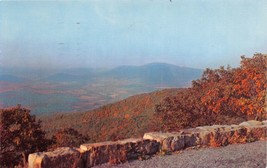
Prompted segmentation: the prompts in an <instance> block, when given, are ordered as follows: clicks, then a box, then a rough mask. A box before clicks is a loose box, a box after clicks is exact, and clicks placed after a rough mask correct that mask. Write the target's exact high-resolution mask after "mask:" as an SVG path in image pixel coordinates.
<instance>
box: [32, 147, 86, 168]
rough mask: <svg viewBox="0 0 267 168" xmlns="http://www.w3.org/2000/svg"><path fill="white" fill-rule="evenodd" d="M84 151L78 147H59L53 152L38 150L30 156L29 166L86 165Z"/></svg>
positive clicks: (33, 167)
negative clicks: (83, 157) (83, 159)
mask: <svg viewBox="0 0 267 168" xmlns="http://www.w3.org/2000/svg"><path fill="white" fill-rule="evenodd" d="M81 158H82V153H81V152H80V151H79V149H77V148H69V147H64V148H58V149H56V150H54V151H52V152H37V153H33V154H30V155H29V157H28V166H29V168H51V167H58V168H66V167H77V168H82V167H84V165H83V162H82V159H81Z"/></svg>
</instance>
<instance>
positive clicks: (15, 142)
mask: <svg viewBox="0 0 267 168" xmlns="http://www.w3.org/2000/svg"><path fill="white" fill-rule="evenodd" d="M0 116H1V120H0V131H1V137H0V138H1V152H0V161H1V166H7V167H13V166H14V165H18V164H25V161H26V158H27V156H28V154H30V153H32V152H38V151H44V150H46V149H47V147H48V146H49V145H50V144H51V140H48V139H46V138H45V132H44V131H43V130H42V129H41V121H40V120H38V121H36V118H35V116H34V115H31V114H30V110H28V109H26V108H21V107H20V105H18V106H17V107H15V108H8V109H1V110H0ZM22 162H24V163H22Z"/></svg>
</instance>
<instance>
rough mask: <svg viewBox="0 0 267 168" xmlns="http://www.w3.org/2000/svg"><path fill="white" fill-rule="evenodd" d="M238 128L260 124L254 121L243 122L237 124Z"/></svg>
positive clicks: (260, 123)
mask: <svg viewBox="0 0 267 168" xmlns="http://www.w3.org/2000/svg"><path fill="white" fill-rule="evenodd" d="M239 125H240V126H260V125H262V122H260V121H256V120H250V121H245V122H242V123H240V124H239Z"/></svg>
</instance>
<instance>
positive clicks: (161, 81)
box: [105, 63, 202, 87]
mask: <svg viewBox="0 0 267 168" xmlns="http://www.w3.org/2000/svg"><path fill="white" fill-rule="evenodd" d="M201 74H202V70H201V69H195V68H188V67H180V66H176V65H172V64H166V63H150V64H145V65H142V66H120V67H117V68H114V69H112V70H110V71H108V72H106V74H105V75H106V76H107V77H114V78H117V79H124V80H127V79H128V80H131V79H136V80H139V81H141V82H143V83H144V84H148V85H167V86H176V87H181V86H183V85H186V84H188V83H190V82H191V81H192V80H194V79H197V78H199V77H200V75H201Z"/></svg>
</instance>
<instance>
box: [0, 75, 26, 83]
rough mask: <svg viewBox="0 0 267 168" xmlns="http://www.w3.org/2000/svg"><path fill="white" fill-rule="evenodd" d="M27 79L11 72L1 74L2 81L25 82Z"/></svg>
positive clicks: (0, 79)
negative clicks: (10, 73)
mask: <svg viewBox="0 0 267 168" xmlns="http://www.w3.org/2000/svg"><path fill="white" fill-rule="evenodd" d="M25 80H26V79H24V78H21V77H18V76H15V75H9V74H0V81H2V82H12V83H19V82H24V81H25Z"/></svg>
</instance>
